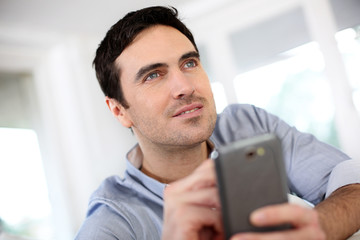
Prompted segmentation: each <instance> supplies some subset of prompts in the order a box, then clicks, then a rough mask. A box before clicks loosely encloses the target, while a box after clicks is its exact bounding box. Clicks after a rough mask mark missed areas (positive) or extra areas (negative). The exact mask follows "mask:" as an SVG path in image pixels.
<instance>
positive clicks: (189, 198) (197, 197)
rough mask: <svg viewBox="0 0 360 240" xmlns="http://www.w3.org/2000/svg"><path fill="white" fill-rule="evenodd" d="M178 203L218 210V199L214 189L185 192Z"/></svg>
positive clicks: (216, 191) (219, 206)
mask: <svg viewBox="0 0 360 240" xmlns="http://www.w3.org/2000/svg"><path fill="white" fill-rule="evenodd" d="M179 198H180V201H183V202H185V201H186V202H187V203H190V204H193V205H200V206H204V207H209V208H216V209H220V208H221V205H220V199H219V195H218V190H217V188H215V187H211V188H203V189H199V190H197V191H192V192H187V193H185V194H181V196H179Z"/></svg>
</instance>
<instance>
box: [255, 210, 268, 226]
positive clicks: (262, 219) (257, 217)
mask: <svg viewBox="0 0 360 240" xmlns="http://www.w3.org/2000/svg"><path fill="white" fill-rule="evenodd" d="M251 220H252V221H253V222H256V223H263V222H265V221H266V216H265V214H264V213H263V212H261V211H255V212H254V213H253V214H251Z"/></svg>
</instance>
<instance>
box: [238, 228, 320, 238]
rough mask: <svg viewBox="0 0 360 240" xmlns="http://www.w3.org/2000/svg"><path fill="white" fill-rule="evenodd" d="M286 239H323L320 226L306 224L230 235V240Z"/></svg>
mask: <svg viewBox="0 0 360 240" xmlns="http://www.w3.org/2000/svg"><path fill="white" fill-rule="evenodd" d="M240 239H243V240H244V239H246V240H288V239H300V240H303V239H309V240H311V239H325V234H324V232H323V231H322V230H321V229H320V227H315V226H308V227H304V228H299V229H294V230H286V231H277V232H268V233H240V234H236V235H234V236H232V237H231V240H240Z"/></svg>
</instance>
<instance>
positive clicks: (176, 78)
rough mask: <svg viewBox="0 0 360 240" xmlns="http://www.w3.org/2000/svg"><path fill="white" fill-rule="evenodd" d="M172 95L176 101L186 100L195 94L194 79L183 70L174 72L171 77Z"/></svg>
mask: <svg viewBox="0 0 360 240" xmlns="http://www.w3.org/2000/svg"><path fill="white" fill-rule="evenodd" d="M169 82H170V89H171V95H172V97H173V98H174V99H185V98H187V97H188V96H191V95H192V94H193V93H194V92H195V85H194V83H193V79H191V78H190V77H189V76H187V75H186V73H184V72H182V71H181V70H176V71H174V72H173V73H172V74H171V76H170V81H169Z"/></svg>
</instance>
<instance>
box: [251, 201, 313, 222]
mask: <svg viewBox="0 0 360 240" xmlns="http://www.w3.org/2000/svg"><path fill="white" fill-rule="evenodd" d="M250 221H251V222H252V223H253V224H254V225H255V226H272V225H280V224H285V223H290V224H291V225H292V226H294V227H301V226H306V225H309V224H315V225H318V223H319V220H318V215H317V212H316V210H314V209H308V208H304V207H301V206H298V205H294V204H288V203H286V204H279V205H271V206H267V207H263V208H260V209H257V210H255V211H254V212H253V213H252V214H251V215H250Z"/></svg>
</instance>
